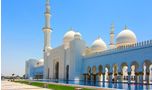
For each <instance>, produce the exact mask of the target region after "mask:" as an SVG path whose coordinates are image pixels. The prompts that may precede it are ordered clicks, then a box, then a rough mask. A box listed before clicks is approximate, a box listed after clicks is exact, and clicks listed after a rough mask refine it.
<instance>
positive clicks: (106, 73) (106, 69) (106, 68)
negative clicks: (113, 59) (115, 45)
mask: <svg viewBox="0 0 152 90" xmlns="http://www.w3.org/2000/svg"><path fill="white" fill-rule="evenodd" d="M109 74H110V65H109V64H107V65H106V66H105V78H104V80H105V81H109V80H110V77H109Z"/></svg>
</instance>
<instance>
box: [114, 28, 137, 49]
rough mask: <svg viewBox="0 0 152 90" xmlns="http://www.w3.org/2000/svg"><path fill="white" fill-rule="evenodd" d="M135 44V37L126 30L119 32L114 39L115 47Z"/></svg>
mask: <svg viewBox="0 0 152 90" xmlns="http://www.w3.org/2000/svg"><path fill="white" fill-rule="evenodd" d="M136 42H137V39H136V35H135V34H134V32H132V31H131V30H129V29H128V28H125V29H124V30H123V31H121V32H120V33H119V34H118V35H117V38H116V43H117V47H121V46H126V45H131V44H135V43H136Z"/></svg>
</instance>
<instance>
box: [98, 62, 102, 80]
mask: <svg viewBox="0 0 152 90" xmlns="http://www.w3.org/2000/svg"><path fill="white" fill-rule="evenodd" d="M102 69H103V67H102V65H99V67H98V70H99V72H98V77H99V78H98V81H103V74H102Z"/></svg>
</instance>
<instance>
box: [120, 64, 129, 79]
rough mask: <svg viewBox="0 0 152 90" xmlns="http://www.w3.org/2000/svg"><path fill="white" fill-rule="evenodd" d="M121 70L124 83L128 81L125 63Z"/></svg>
mask: <svg viewBox="0 0 152 90" xmlns="http://www.w3.org/2000/svg"><path fill="white" fill-rule="evenodd" d="M121 69H122V81H123V82H126V81H128V65H127V63H122V64H121Z"/></svg>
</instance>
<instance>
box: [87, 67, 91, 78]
mask: <svg viewBox="0 0 152 90" xmlns="http://www.w3.org/2000/svg"><path fill="white" fill-rule="evenodd" d="M87 80H88V81H90V80H91V67H90V66H88V67H87Z"/></svg>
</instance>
